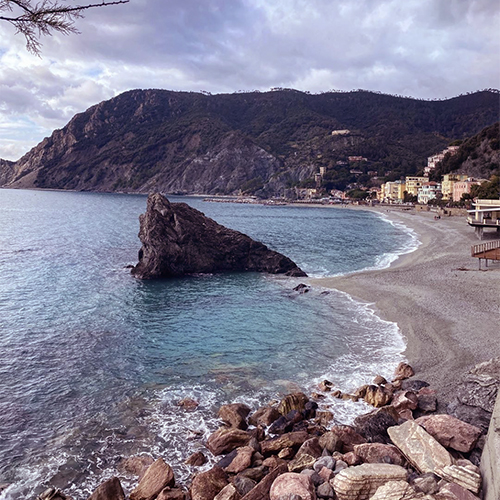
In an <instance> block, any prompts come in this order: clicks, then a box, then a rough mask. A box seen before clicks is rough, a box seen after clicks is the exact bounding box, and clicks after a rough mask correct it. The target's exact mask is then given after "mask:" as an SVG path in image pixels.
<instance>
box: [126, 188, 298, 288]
mask: <svg viewBox="0 0 500 500" xmlns="http://www.w3.org/2000/svg"><path fill="white" fill-rule="evenodd" d="M139 221H140V230H139V238H140V240H141V242H142V247H141V249H140V250H139V263H138V264H137V265H136V266H135V267H134V268H133V269H132V274H133V275H134V276H136V277H137V278H141V279H151V278H169V277H176V276H183V275H186V274H195V273H217V272H225V271H231V272H234V271H264V272H268V273H272V274H286V275H288V276H306V274H305V273H304V271H302V270H301V269H300V268H299V267H298V266H297V265H296V264H295V263H294V262H292V261H291V260H290V259H289V258H288V257H285V256H284V255H281V254H280V253H278V252H274V251H273V250H269V249H268V248H267V247H266V246H265V245H264V244H262V243H259V242H257V241H254V240H252V239H251V238H249V237H248V236H246V235H245V234H242V233H240V232H238V231H234V230H232V229H228V228H226V227H224V226H221V225H220V224H218V223H217V222H215V221H214V220H212V219H210V218H208V217H206V216H205V215H204V214H203V213H201V212H200V211H198V210H196V209H194V208H192V207H190V206H189V205H187V204H186V203H170V202H169V201H168V200H167V199H166V198H165V197H164V196H162V195H161V194H159V193H155V194H151V195H149V197H148V202H147V210H146V213H145V214H143V215H141V216H140V217H139Z"/></svg>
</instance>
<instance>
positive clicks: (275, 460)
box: [262, 448, 291, 470]
mask: <svg viewBox="0 0 500 500" xmlns="http://www.w3.org/2000/svg"><path fill="white" fill-rule="evenodd" d="M285 449H287V450H291V448H285ZM282 451H283V450H282ZM286 463H287V462H286V460H283V458H280V456H279V455H278V456H276V455H271V456H270V457H268V458H266V459H265V460H264V461H263V462H262V465H263V466H264V467H269V470H273V469H275V468H276V467H279V466H280V465H283V464H286Z"/></svg>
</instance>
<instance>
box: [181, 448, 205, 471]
mask: <svg viewBox="0 0 500 500" xmlns="http://www.w3.org/2000/svg"><path fill="white" fill-rule="evenodd" d="M206 462H207V457H205V455H204V454H203V453H202V452H201V451H196V452H195V453H193V454H192V455H190V456H189V457H188V458H187V459H186V461H185V462H184V463H185V464H186V465H193V466H194V467H199V466H200V465H203V464H205V463H206Z"/></svg>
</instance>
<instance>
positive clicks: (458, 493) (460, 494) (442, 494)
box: [436, 483, 479, 500]
mask: <svg viewBox="0 0 500 500" xmlns="http://www.w3.org/2000/svg"><path fill="white" fill-rule="evenodd" d="M436 498H439V499H443V500H444V499H446V500H479V497H477V496H476V495H473V494H472V493H471V492H470V491H468V490H466V489H465V488H462V486H460V485H458V484H454V483H448V484H445V485H444V486H443V487H442V488H441V489H440V490H439V493H438V494H437V495H436Z"/></svg>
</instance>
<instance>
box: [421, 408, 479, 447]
mask: <svg viewBox="0 0 500 500" xmlns="http://www.w3.org/2000/svg"><path fill="white" fill-rule="evenodd" d="M415 422H416V423H417V424H418V425H421V426H422V427H423V428H424V429H425V430H426V431H427V432H428V433H429V434H430V435H431V436H432V437H434V438H435V439H437V441H438V442H439V443H441V444H442V445H443V446H444V447H446V448H453V449H454V450H457V451H461V452H463V453H469V452H470V451H471V450H472V449H473V448H474V447H475V446H476V443H477V440H478V439H479V436H480V435H481V429H479V427H476V426H475V425H471V424H468V423H466V422H462V421H461V420H459V419H458V418H455V417H453V416H451V415H426V416H425V417H420V418H417V420H415Z"/></svg>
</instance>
